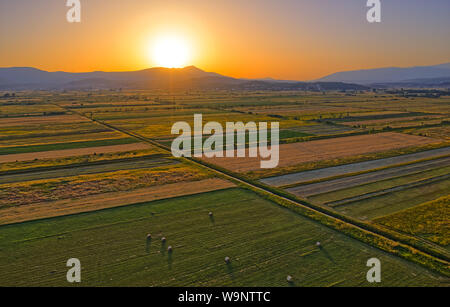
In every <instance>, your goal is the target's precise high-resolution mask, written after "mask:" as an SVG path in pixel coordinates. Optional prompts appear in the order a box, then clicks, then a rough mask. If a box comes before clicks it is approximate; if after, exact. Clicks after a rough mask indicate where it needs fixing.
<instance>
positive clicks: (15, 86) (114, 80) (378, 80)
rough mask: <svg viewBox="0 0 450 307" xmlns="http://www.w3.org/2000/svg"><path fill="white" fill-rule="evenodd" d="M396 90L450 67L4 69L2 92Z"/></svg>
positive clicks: (430, 83)
mask: <svg viewBox="0 0 450 307" xmlns="http://www.w3.org/2000/svg"><path fill="white" fill-rule="evenodd" d="M373 87H376V88H396V87H405V88H407V87H412V88H415V87H441V88H448V87H450V63H446V64H440V65H434V66H416V67H406V68H401V67H388V68H376V69H365V70H353V71H343V72H337V73H334V74H331V75H328V76H325V77H323V78H320V79H318V80H315V81H309V82H301V81H291V80H276V79H272V78H265V79H237V78H232V77H227V76H223V75H220V74H217V73H214V72H206V71H203V70H201V69H199V68H197V67H195V66H188V67H185V68H161V67H156V68H149V69H144V70H138V71H124V72H104V71H94V72H86V73H69V72H63V71H56V72H48V71H44V70H40V69H36V68H32V67H8V68H0V90H62V89H68V90H70V89H72V90H77V89H119V88H123V89H227V90H230V89H236V90H312V91H328V90H367V89H369V88H373Z"/></svg>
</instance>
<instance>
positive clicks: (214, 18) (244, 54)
mask: <svg viewBox="0 0 450 307" xmlns="http://www.w3.org/2000/svg"><path fill="white" fill-rule="evenodd" d="M365 2H366V1H356V0H348V1H333V0H320V1H317V0H278V1H275V0H246V1H237V0H223V1H222V0H214V1H212V0H208V1H207V0H183V1H174V0H165V1H156V0H152V1H149V0H127V1H123V0H81V3H82V22H81V23H80V24H69V23H68V22H67V21H66V19H65V18H66V17H65V15H66V12H67V10H68V8H66V7H65V5H64V4H65V0H61V1H55V0H33V1H28V0H2V1H1V2H0V38H1V41H2V44H1V45H0V66H1V67H4V66H33V67H37V68H40V69H45V70H50V71H55V70H64V71H72V72H80V71H93V70H105V71H116V70H119V71H122V70H137V69H143V68H148V67H152V66H154V65H155V63H153V62H152V59H151V56H150V53H151V52H150V46H151V44H152V41H153V40H154V39H155V37H157V36H160V35H166V34H167V33H168V34H175V35H177V36H181V37H183V38H184V39H185V40H186V41H188V42H190V44H189V45H190V48H191V49H192V55H193V56H192V59H191V63H189V64H190V65H195V66H197V67H199V68H201V69H204V70H207V71H214V72H218V73H221V74H224V75H229V76H233V77H248V78H257V77H269V76H270V77H274V78H279V79H297V80H310V79H314V78H319V77H321V76H324V75H327V74H329V73H333V72H336V71H340V70H350V69H360V68H374V67H380V66H412V65H430V64H438V63H444V62H448V61H450V58H449V55H450V40H449V39H448V37H450V21H449V20H450V19H449V18H448V16H449V14H450V1H447V0H436V1H425V0H424V1H420V0H408V1H406V0H396V1H389V2H388V1H384V4H383V11H382V13H383V15H382V23H380V24H369V23H368V22H367V21H366V19H365V14H366V11H367V8H366V7H365ZM382 2H383V1H382ZM392 2H394V3H392ZM429 2H432V3H429ZM405 8H408V10H405ZM4 42H7V43H6V44H4Z"/></svg>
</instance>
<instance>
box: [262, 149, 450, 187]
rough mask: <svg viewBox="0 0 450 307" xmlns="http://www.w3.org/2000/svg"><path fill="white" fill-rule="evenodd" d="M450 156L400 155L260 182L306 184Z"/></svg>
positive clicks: (440, 151) (436, 151) (444, 152)
mask: <svg viewBox="0 0 450 307" xmlns="http://www.w3.org/2000/svg"><path fill="white" fill-rule="evenodd" d="M448 154H450V147H444V148H438V149H432V150H427V151H422V152H417V153H413V154H407V155H400V156H396V157H391V158H384V159H377V160H371V161H364V162H358V163H351V164H345V165H339V166H333V167H327V168H321V169H316V170H311V171H304V172H297V173H293V174H287V175H282V176H276V177H269V178H264V179H261V182H263V183H265V184H268V185H273V186H284V185H290V184H296V183H302V182H308V181H313V180H321V179H325V178H330V177H334V176H339V175H343V174H351V173H358V172H363V171H369V170H371V169H377V168H382V167H388V166H393V165H396V164H401V163H407V162H412V161H416V160H421V159H428V158H434V157H439V156H444V155H448Z"/></svg>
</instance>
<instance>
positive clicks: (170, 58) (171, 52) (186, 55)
mask: <svg viewBox="0 0 450 307" xmlns="http://www.w3.org/2000/svg"><path fill="white" fill-rule="evenodd" d="M152 60H153V62H154V63H155V64H156V65H157V66H160V67H167V68H181V67H185V66H187V65H188V63H189V60H190V50H189V46H188V44H187V42H186V41H184V40H183V39H181V38H179V37H162V38H159V39H158V40H156V41H155V43H154V45H153V53H152Z"/></svg>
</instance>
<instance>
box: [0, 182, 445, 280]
mask: <svg viewBox="0 0 450 307" xmlns="http://www.w3.org/2000/svg"><path fill="white" fill-rule="evenodd" d="M208 212H213V216H212V217H209V216H208ZM268 227H270V230H269V229H268ZM187 229H188V231H187ZM149 233H150V234H151V235H152V238H151V240H147V234H149ZM162 237H165V238H166V242H165V243H161V238H162ZM0 238H1V240H0V242H1V243H0V248H1V249H2V253H1V254H0V267H1V271H2V273H3V274H2V281H1V283H2V285H16V286H20V285H35V286H58V285H65V274H66V267H65V261H66V260H65V259H66V258H68V257H73V256H77V257H78V258H79V259H82V261H83V285H85V286H89V285H97V286H118V285H121V286H123V285H128V286H189V285H196V286H283V285H286V275H288V274H290V275H291V276H293V277H294V280H295V281H294V284H293V285H295V286H347V285H353V286H356V285H361V286H364V285H367V282H366V279H365V267H366V263H365V261H366V260H367V259H368V258H370V257H374V256H376V257H379V258H380V259H381V260H382V261H383V266H384V270H385V271H386V273H385V275H384V278H383V283H382V284H383V285H385V286H388V285H389V286H401V285H405V284H408V285H422V286H423V285H428V286H438V285H445V282H446V281H445V279H444V278H442V277H439V276H437V275H435V274H432V273H429V272H427V271H426V270H424V269H422V268H421V267H418V266H416V265H412V264H410V263H408V262H405V261H403V260H400V259H398V258H395V257H393V256H390V255H389V254H387V253H383V252H380V251H379V250H376V249H374V248H372V247H370V246H367V245H365V244H362V243H360V242H358V241H356V240H353V239H349V238H348V237H346V236H345V235H342V234H340V233H339V232H337V231H333V230H330V229H328V228H326V227H324V226H321V225H320V224H317V223H315V222H312V221H310V220H308V219H306V218H303V217H301V216H299V215H297V214H295V213H293V212H291V211H289V210H286V209H282V208H280V207H277V206H276V205H275V204H273V203H271V202H269V201H266V200H264V199H261V198H259V197H258V196H257V195H256V194H254V193H253V192H249V191H246V190H242V189H228V190H223V191H216V192H209V193H203V194H198V195H194V196H185V197H181V198H176V199H168V200H160V201H154V202H147V203H142V204H137V205H130V206H126V207H121V208H114V209H108V210H103V211H98V212H92V213H85V214H81V215H73V216H67V217H59V218H54V219H47V220H42V221H36V222H28V223H23V224H18V225H10V226H3V227H0ZM317 241H320V242H321V243H322V245H321V246H322V247H320V248H319V247H317V246H316V242H317ZM168 246H171V247H172V252H168V251H167V248H168ZM225 257H230V259H231V262H230V263H229V264H228V265H227V264H226V263H225V262H224V258H225ZM350 259H351V260H350ZM25 268H26V269H25ZM36 276H39V278H36Z"/></svg>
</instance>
